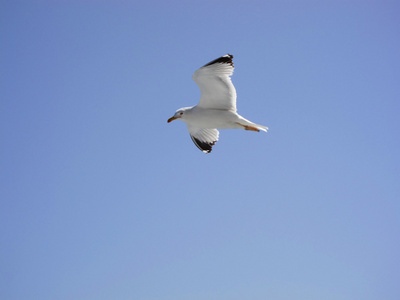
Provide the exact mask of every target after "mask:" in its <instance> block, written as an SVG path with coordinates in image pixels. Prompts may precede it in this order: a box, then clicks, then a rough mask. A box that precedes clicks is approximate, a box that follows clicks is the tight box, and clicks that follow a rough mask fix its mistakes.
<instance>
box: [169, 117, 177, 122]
mask: <svg viewBox="0 0 400 300" xmlns="http://www.w3.org/2000/svg"><path fill="white" fill-rule="evenodd" d="M176 119H178V118H177V117H171V118H169V119H168V123H169V122H172V121H173V120H176Z"/></svg>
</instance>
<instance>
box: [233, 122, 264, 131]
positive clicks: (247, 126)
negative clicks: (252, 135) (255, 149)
mask: <svg viewBox="0 0 400 300" xmlns="http://www.w3.org/2000/svg"><path fill="white" fill-rule="evenodd" d="M236 124H238V125H240V126H243V128H244V130H250V131H257V132H260V130H258V128H256V127H253V126H249V125H243V124H240V123H236Z"/></svg>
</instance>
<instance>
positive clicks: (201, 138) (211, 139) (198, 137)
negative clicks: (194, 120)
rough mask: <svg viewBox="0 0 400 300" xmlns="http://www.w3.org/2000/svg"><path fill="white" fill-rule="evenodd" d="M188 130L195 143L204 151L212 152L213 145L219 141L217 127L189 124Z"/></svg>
mask: <svg viewBox="0 0 400 300" xmlns="http://www.w3.org/2000/svg"><path fill="white" fill-rule="evenodd" d="M188 130H189V134H190V137H191V138H192V141H193V143H194V144H195V145H196V146H197V148H199V149H200V150H201V151H203V152H204V153H210V152H211V150H212V146H214V145H215V143H216V142H217V141H218V137H219V131H218V130H217V129H208V128H198V127H193V126H190V125H188Z"/></svg>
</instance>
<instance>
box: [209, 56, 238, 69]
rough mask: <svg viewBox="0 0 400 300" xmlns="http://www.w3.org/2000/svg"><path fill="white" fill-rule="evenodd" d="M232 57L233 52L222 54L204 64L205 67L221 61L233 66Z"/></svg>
mask: <svg viewBox="0 0 400 300" xmlns="http://www.w3.org/2000/svg"><path fill="white" fill-rule="evenodd" d="M232 59H233V55H232V54H226V55H224V56H221V57H219V58H217V59H214V60H213V61H210V62H209V63H208V64H206V65H204V67H207V66H211V65H213V64H218V63H220V64H229V65H231V66H232V67H233V61H232Z"/></svg>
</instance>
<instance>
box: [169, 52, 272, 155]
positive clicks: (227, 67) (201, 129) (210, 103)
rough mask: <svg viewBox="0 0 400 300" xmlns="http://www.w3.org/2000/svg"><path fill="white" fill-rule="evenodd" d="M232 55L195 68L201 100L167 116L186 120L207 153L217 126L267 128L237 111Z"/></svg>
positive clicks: (194, 139) (192, 136)
mask: <svg viewBox="0 0 400 300" xmlns="http://www.w3.org/2000/svg"><path fill="white" fill-rule="evenodd" d="M232 58H233V55H230V54H226V55H224V56H221V57H220V58H217V59H215V60H213V61H211V62H209V63H208V64H206V65H204V66H203V67H201V68H200V69H198V70H197V71H196V72H194V74H193V77H192V79H193V80H194V81H195V82H196V84H197V85H198V86H199V88H200V92H201V97H200V102H199V104H197V105H196V106H192V107H183V108H180V109H178V110H177V111H176V112H175V114H174V116H172V117H171V118H169V119H168V123H170V122H171V121H173V120H181V121H183V122H185V123H186V124H187V128H188V130H189V134H190V137H191V138H192V140H193V142H194V143H195V145H196V146H197V147H198V148H199V149H200V150H201V151H203V152H204V153H210V152H211V150H212V146H214V144H215V143H216V142H217V141H218V138H219V132H218V129H245V130H250V131H260V130H262V131H265V132H267V130H268V127H266V126H262V125H258V124H255V123H253V122H250V121H249V120H247V119H245V118H243V117H242V116H241V115H239V114H238V113H237V112H236V90H235V87H234V86H233V83H232V81H231V78H230V76H232V74H233V69H234V66H233V61H232Z"/></svg>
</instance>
